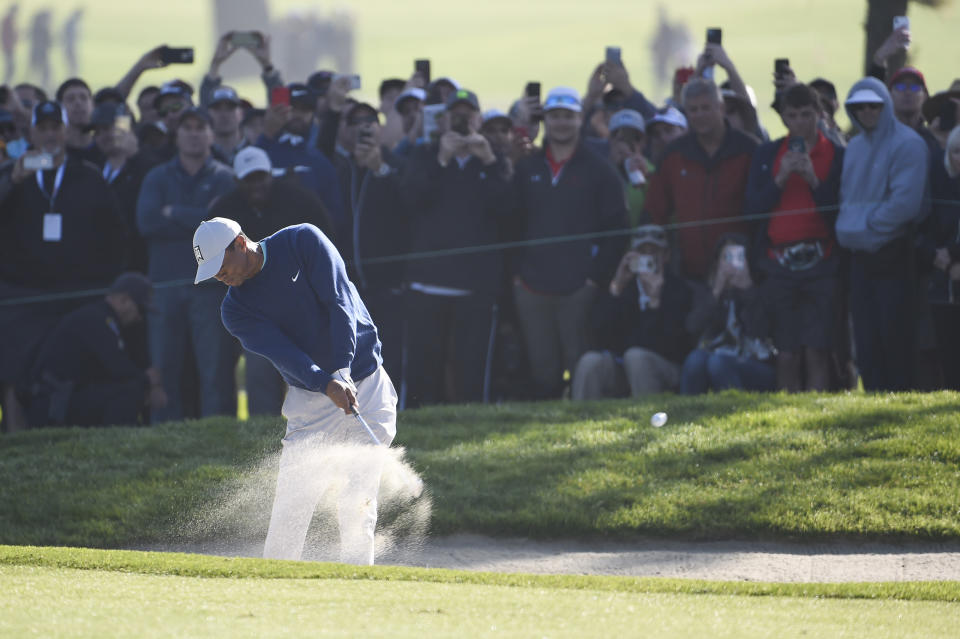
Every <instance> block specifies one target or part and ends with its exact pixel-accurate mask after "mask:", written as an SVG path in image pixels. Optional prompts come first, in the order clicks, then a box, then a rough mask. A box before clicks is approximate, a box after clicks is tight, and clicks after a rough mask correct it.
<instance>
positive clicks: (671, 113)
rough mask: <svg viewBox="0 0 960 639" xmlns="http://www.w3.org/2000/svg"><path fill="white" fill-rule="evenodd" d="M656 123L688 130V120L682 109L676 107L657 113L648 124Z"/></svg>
mask: <svg viewBox="0 0 960 639" xmlns="http://www.w3.org/2000/svg"><path fill="white" fill-rule="evenodd" d="M655 122H663V123H664V124H672V125H673V126H679V127H682V128H684V129H686V128H687V118H686V117H685V116H684V115H683V113H681V112H680V109H678V108H676V107H667V108H666V109H665V110H663V111H659V112H657V114H656V115H655V116H653V117H652V118H650V122H648V124H653V123H655Z"/></svg>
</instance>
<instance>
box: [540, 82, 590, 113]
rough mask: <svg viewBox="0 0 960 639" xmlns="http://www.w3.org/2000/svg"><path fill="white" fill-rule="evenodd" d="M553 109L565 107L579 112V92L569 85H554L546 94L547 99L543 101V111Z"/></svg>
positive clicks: (580, 108)
mask: <svg viewBox="0 0 960 639" xmlns="http://www.w3.org/2000/svg"><path fill="white" fill-rule="evenodd" d="M554 109H567V110H568V111H574V112H576V113H580V111H581V110H582V107H581V106H580V94H579V93H577V90H576V89H571V88H570V87H554V88H553V89H550V93H548V94H547V99H546V100H544V101H543V110H544V111H553V110H554Z"/></svg>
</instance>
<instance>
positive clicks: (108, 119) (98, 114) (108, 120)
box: [85, 102, 130, 131]
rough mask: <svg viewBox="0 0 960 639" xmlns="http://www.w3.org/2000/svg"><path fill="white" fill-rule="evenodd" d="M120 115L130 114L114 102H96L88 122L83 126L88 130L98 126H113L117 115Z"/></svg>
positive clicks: (125, 108)
mask: <svg viewBox="0 0 960 639" xmlns="http://www.w3.org/2000/svg"><path fill="white" fill-rule="evenodd" d="M120 115H130V110H129V109H128V108H127V107H125V106H124V105H122V104H117V103H116V102H104V103H102V104H98V105H97V106H96V107H94V109H93V114H92V115H91V116H90V124H88V125H87V126H86V127H85V128H86V129H87V130H88V131H89V130H92V129H95V128H97V127H98V126H113V125H114V124H115V123H116V121H117V116H120Z"/></svg>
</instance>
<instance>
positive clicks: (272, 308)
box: [220, 224, 383, 393]
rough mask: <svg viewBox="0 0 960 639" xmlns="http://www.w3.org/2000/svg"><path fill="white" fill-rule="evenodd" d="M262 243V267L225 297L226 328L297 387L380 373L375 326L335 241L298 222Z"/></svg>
mask: <svg viewBox="0 0 960 639" xmlns="http://www.w3.org/2000/svg"><path fill="white" fill-rule="evenodd" d="M260 246H261V247H262V248H263V253H264V264H263V269H262V270H261V271H260V272H259V273H257V274H256V275H255V276H253V277H252V278H250V279H249V280H247V281H246V282H244V283H243V284H241V285H240V286H231V287H230V288H229V289H228V290H227V295H226V297H224V299H223V304H222V306H221V309H220V312H221V316H222V317H223V325H224V326H225V327H226V328H227V330H228V331H230V333H231V334H232V335H233V336H234V337H236V338H237V339H239V340H240V343H241V344H243V347H244V348H245V349H247V350H248V351H252V352H254V353H257V354H258V355H262V356H263V357H266V358H267V359H269V360H270V361H271V362H272V363H273V365H274V366H275V367H276V369H277V371H278V372H279V373H280V374H281V375H282V376H283V378H284V379H285V380H286V381H287V383H288V384H290V385H291V386H296V387H297V388H303V389H306V390H309V391H313V392H317V393H323V392H325V391H326V389H327V385H328V384H329V383H330V380H331V379H332V376H331V374H332V373H333V372H335V371H337V370H339V369H341V368H349V369H350V375H351V377H352V378H353V379H354V381H359V380H361V379H363V378H364V377H367V376H368V375H370V374H371V373H373V372H374V371H376V370H377V368H378V367H379V366H380V365H381V363H382V362H383V360H382V358H381V357H380V339H379V338H378V337H377V327H376V326H374V324H373V320H371V319H370V313H369V312H367V308H366V306H364V304H363V301H361V299H360V295H359V294H358V293H357V289H356V288H354V286H353V283H352V282H350V280H349V279H347V271H346V268H345V267H344V264H343V259H341V257H340V254H339V253H337V249H336V248H334V246H333V244H332V243H331V242H330V240H328V239H327V238H326V237H325V236H324V235H323V233H321V232H320V230H319V229H318V228H317V227H315V226H313V225H312V224H298V225H296V226H288V227H287V228H285V229H281V230H279V231H277V232H276V233H274V234H273V235H271V236H270V237H268V238H266V239H264V240H263V241H262V242H260Z"/></svg>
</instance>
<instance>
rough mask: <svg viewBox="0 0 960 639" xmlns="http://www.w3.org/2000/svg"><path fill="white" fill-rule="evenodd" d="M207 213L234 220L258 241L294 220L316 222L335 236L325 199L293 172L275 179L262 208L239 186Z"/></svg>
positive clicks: (330, 235)
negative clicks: (305, 184)
mask: <svg viewBox="0 0 960 639" xmlns="http://www.w3.org/2000/svg"><path fill="white" fill-rule="evenodd" d="M208 215H209V217H211V218H214V217H226V218H230V219H232V220H235V221H236V222H237V224H239V225H240V228H242V229H243V233H244V234H245V235H246V236H247V237H249V238H250V239H251V240H253V241H255V242H259V241H260V240H262V239H263V238H265V237H267V236H268V235H273V234H274V233H276V232H277V231H279V230H280V229H282V228H285V227H288V226H293V225H294V224H313V225H314V226H316V227H317V228H318V229H320V230H321V231H323V234H324V235H326V236H327V237H328V238H330V240H331V241H333V239H334V238H333V235H332V234H333V223H332V222H331V221H330V216H329V215H328V214H327V209H326V208H325V207H324V206H323V202H322V201H321V200H320V198H319V197H318V196H317V194H316V193H314V192H313V191H311V190H309V189H307V188H306V187H304V186H303V185H302V184H301V183H300V180H299V179H297V177H296V176H293V175H287V176H282V177H278V178H274V179H273V182H272V183H271V185H270V191H269V193H268V195H267V205H266V206H265V207H263V208H262V209H258V208H256V207H255V206H254V205H253V204H252V203H251V202H250V201H249V200H248V199H247V198H246V197H245V196H244V194H243V192H242V191H241V190H240V188H239V187H237V188H234V189H233V190H232V191H229V192H227V193H225V194H224V195H223V196H222V197H220V198H219V199H217V200H216V201H215V202H214V203H213V205H212V206H211V207H210V210H209V211H208Z"/></svg>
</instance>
